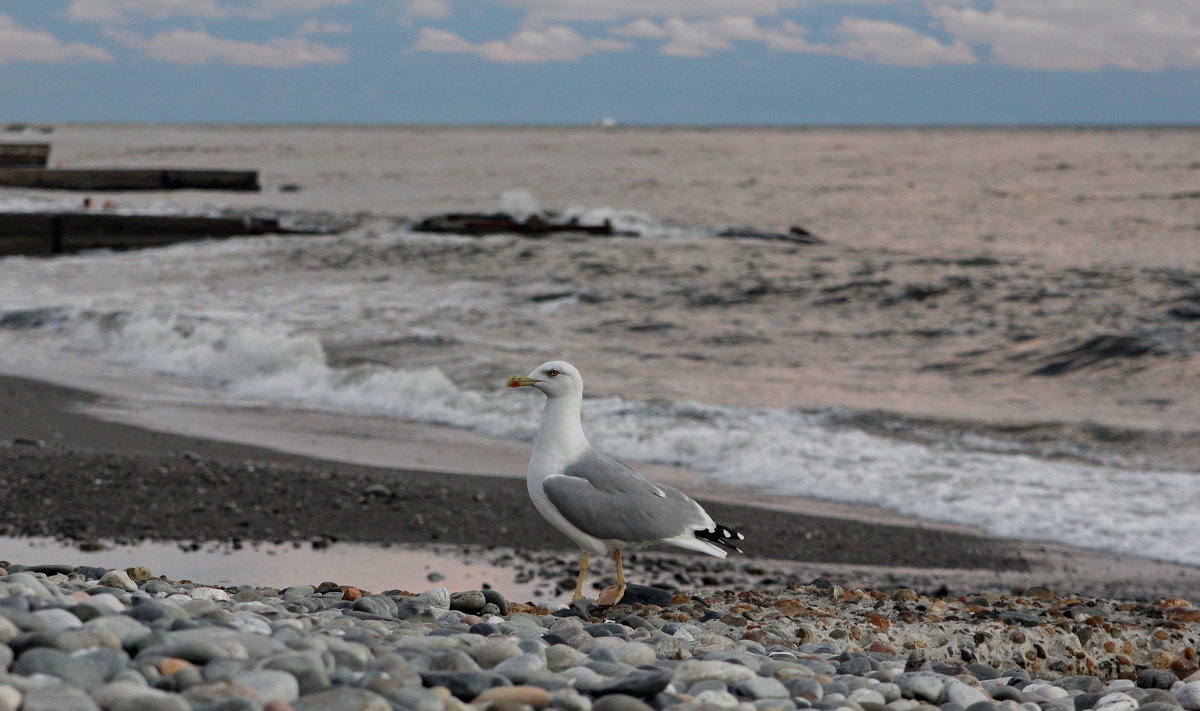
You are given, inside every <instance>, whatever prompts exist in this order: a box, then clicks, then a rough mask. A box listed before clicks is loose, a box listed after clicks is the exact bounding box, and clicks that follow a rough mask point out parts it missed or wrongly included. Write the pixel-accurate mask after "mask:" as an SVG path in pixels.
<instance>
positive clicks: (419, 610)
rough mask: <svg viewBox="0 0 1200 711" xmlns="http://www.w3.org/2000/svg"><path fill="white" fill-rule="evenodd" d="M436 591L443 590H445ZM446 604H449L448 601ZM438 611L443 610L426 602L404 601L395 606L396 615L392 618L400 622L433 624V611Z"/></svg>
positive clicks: (434, 616)
mask: <svg viewBox="0 0 1200 711" xmlns="http://www.w3.org/2000/svg"><path fill="white" fill-rule="evenodd" d="M437 589H438V590H445V588H437ZM446 604H447V605H449V604H450V603H449V601H448V600H447V602H446ZM438 609H444V608H439V607H438V606H437V605H431V604H430V603H429V602H428V601H426V600H419V599H418V600H405V601H404V602H402V603H399V604H398V605H396V614H395V615H394V617H395V618H396V619H400V620H413V621H415V622H433V621H434V620H436V619H437V614H436V612H435V611H436V610H438Z"/></svg>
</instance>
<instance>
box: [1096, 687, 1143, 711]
mask: <svg viewBox="0 0 1200 711" xmlns="http://www.w3.org/2000/svg"><path fill="white" fill-rule="evenodd" d="M1137 707H1138V702H1137V699H1135V698H1133V697H1132V696H1130V695H1129V694H1126V693H1125V692H1123V691H1117V692H1114V693H1111V694H1106V695H1104V696H1102V697H1100V700H1099V701H1097V702H1096V705H1095V706H1093V707H1092V708H1093V709H1096V710H1097V711H1100V710H1101V709H1103V711H1133V710H1134V709H1136V708H1137Z"/></svg>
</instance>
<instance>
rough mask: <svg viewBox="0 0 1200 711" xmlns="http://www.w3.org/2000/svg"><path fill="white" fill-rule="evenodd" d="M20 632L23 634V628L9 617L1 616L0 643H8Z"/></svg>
mask: <svg viewBox="0 0 1200 711" xmlns="http://www.w3.org/2000/svg"><path fill="white" fill-rule="evenodd" d="M19 634H21V628H20V627H17V625H16V623H14V622H13V621H12V620H10V619H8V618H7V617H4V616H0V644H8V643H9V642H11V641H13V638H15V637H16V636H17V635H19Z"/></svg>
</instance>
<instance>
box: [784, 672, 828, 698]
mask: <svg viewBox="0 0 1200 711" xmlns="http://www.w3.org/2000/svg"><path fill="white" fill-rule="evenodd" d="M783 685H784V687H786V688H787V690H788V691H789V692H791V695H792V697H793V698H798V699H804V700H805V701H808V702H809V703H810V704H815V703H817V702H819V701H820V700H821V699H823V698H824V697H825V688H824V687H823V686H821V682H820V681H818V680H817V679H812V678H805V677H797V678H795V679H788V680H787V681H786V682H784V684H783Z"/></svg>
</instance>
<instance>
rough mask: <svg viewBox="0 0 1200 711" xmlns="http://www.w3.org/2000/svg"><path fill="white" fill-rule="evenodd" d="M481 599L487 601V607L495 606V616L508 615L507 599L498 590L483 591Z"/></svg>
mask: <svg viewBox="0 0 1200 711" xmlns="http://www.w3.org/2000/svg"><path fill="white" fill-rule="evenodd" d="M483 599H484V600H486V601H487V604H488V605H495V606H496V614H497V615H507V614H508V599H507V598H505V597H504V595H503V594H501V593H500V591H499V590H484V591H483Z"/></svg>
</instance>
